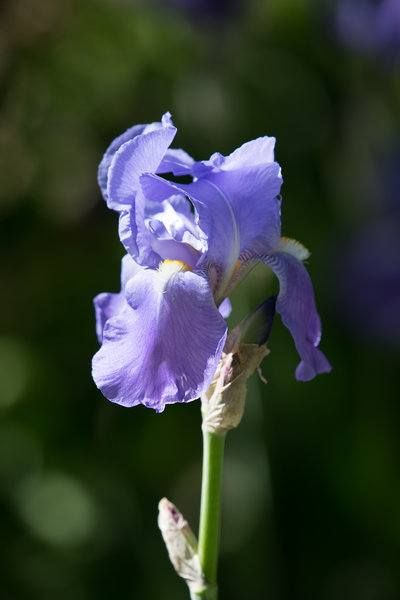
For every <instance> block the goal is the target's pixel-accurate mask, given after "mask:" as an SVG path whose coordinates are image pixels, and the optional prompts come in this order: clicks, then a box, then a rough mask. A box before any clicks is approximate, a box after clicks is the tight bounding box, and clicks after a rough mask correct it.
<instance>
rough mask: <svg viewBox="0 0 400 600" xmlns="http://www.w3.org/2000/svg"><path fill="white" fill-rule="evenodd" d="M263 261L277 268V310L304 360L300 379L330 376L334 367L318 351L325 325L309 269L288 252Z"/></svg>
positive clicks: (298, 368) (275, 269)
mask: <svg viewBox="0 0 400 600" xmlns="http://www.w3.org/2000/svg"><path fill="white" fill-rule="evenodd" d="M261 260H263V262H265V263H266V264H268V265H269V266H270V267H271V268H272V269H273V271H274V272H275V274H276V275H277V277H278V279H279V284H280V291H279V295H278V299H277V302H276V311H277V312H278V313H279V314H280V315H281V317H282V321H283V323H284V324H285V325H286V327H287V328H288V329H289V331H290V333H291V334H292V337H293V340H294V343H295V345H296V349H297V352H298V353H299V355H300V358H301V359H302V360H301V362H300V363H299V364H298V366H297V368H296V379H298V380H299V381H309V380H310V379H313V378H314V377H315V376H316V375H318V374H320V373H328V372H329V371H330V370H331V368H332V367H331V365H330V364H329V362H328V360H327V359H326V358H325V356H324V354H323V353H322V352H321V350H319V348H317V346H318V344H319V341H320V339H321V322H320V318H319V316H318V313H317V309H316V306H315V299H314V292H313V287H312V283H311V279H310V276H309V275H308V273H307V270H306V268H305V267H304V265H303V264H302V262H301V261H300V260H299V259H298V258H297V257H296V256H295V255H294V254H290V253H288V252H279V251H277V252H271V253H270V254H269V255H266V256H263V257H261Z"/></svg>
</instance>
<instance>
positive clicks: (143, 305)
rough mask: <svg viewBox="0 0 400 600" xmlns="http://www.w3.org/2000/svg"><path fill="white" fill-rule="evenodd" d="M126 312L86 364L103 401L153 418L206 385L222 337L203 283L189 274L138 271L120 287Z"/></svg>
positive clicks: (110, 324) (222, 330) (222, 326)
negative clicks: (139, 408) (138, 408)
mask: <svg viewBox="0 0 400 600" xmlns="http://www.w3.org/2000/svg"><path fill="white" fill-rule="evenodd" d="M126 296H127V300H128V303H129V304H128V305H126V306H125V307H124V308H123V309H122V311H121V313H119V314H118V315H117V316H115V317H113V318H111V319H110V320H109V321H108V322H107V323H106V326H105V328H104V338H103V345H102V347H101V349H100V350H99V352H98V353H97V354H96V355H95V356H94V358H93V377H94V380H95V382H96V384H97V386H98V387H99V388H100V389H101V391H102V392H103V394H104V395H105V396H106V397H107V398H108V399H109V400H111V401H112V402H117V403H118V404H122V405H124V406H135V405H137V404H144V405H145V406H148V407H151V408H154V409H155V410H156V411H157V412H160V411H162V410H164V408H165V405H166V404H169V403H173V402H188V401H190V400H194V399H195V398H197V397H199V396H200V395H201V394H202V393H203V392H204V391H205V390H206V389H207V387H208V386H209V384H210V382H211V379H212V377H213V375H214V372H215V370H216V367H217V364H218V360H219V358H220V355H221V352H222V348H223V345H224V342H225V337H226V324H225V321H224V320H223V318H222V317H221V315H220V313H219V312H218V309H217V308H216V306H215V304H214V301H213V298H212V294H211V291H210V288H209V285H208V282H207V281H206V280H205V279H204V278H203V277H201V276H200V275H197V274H196V273H193V272H191V271H185V272H180V271H179V270H178V271H176V272H171V271H168V270H167V271H166V272H164V271H162V270H161V271H153V270H143V271H141V272H140V273H138V274H137V275H135V276H134V277H133V278H132V279H131V280H130V281H129V282H128V285H127V286H126Z"/></svg>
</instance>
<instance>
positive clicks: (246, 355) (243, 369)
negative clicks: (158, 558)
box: [201, 344, 269, 435]
mask: <svg viewBox="0 0 400 600" xmlns="http://www.w3.org/2000/svg"><path fill="white" fill-rule="evenodd" d="M228 347H229V346H228ZM225 349H227V347H226V346H225ZM268 353H269V350H268V349H267V348H266V346H258V345H257V344H241V345H240V346H237V345H236V346H234V347H233V348H232V349H231V351H229V352H223V353H222V356H221V359H220V361H219V364H218V367H217V371H216V373H215V375H214V378H213V380H212V382H211V385H210V387H209V388H208V390H207V391H206V393H205V394H203V396H202V397H201V411H202V415H203V428H204V429H205V430H206V431H210V432H211V433H215V434H218V435H225V434H226V433H227V432H228V431H229V430H230V429H233V428H234V427H237V426H238V425H239V423H240V421H241V420H242V416H243V412H244V407H245V403H246V393H247V384H246V382H247V379H248V377H250V375H251V374H252V373H254V371H255V370H256V369H257V367H258V366H259V364H260V363H261V361H262V359H263V358H264V356H266V355H267V354H268Z"/></svg>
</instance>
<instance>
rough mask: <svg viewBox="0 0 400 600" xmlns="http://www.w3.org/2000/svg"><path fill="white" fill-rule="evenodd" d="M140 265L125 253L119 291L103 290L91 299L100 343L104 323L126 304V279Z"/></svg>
mask: <svg viewBox="0 0 400 600" xmlns="http://www.w3.org/2000/svg"><path fill="white" fill-rule="evenodd" d="M140 269H141V267H140V266H139V265H138V264H136V263H135V261H134V260H133V258H131V257H130V256H129V254H126V255H125V256H124V257H123V259H122V262H121V291H120V292H118V293H117V294H109V293H107V292H103V293H101V294H97V296H96V297H95V298H94V299H93V304H94V310H95V317H96V334H97V339H98V340H99V342H100V344H101V342H102V341H103V329H104V325H105V324H106V322H107V321H108V319H111V317H114V316H115V315H117V314H118V313H119V312H120V311H121V310H122V308H123V307H124V306H125V304H126V299H125V293H124V290H125V286H126V284H127V282H128V280H129V279H130V278H131V277H133V275H135V273H137V272H138V271H139V270H140Z"/></svg>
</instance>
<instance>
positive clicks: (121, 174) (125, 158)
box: [106, 114, 176, 210]
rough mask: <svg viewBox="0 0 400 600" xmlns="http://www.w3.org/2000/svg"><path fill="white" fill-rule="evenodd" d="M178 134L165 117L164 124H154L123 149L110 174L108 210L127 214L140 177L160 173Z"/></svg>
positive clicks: (113, 162)
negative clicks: (169, 147) (158, 171)
mask: <svg viewBox="0 0 400 600" xmlns="http://www.w3.org/2000/svg"><path fill="white" fill-rule="evenodd" d="M175 134H176V128H175V127H174V126H173V124H172V121H171V120H170V117H169V115H168V114H166V115H164V117H163V119H162V122H161V123H153V124H152V125H151V126H148V127H147V128H146V129H145V131H144V132H143V133H142V134H141V135H137V136H136V137H134V138H133V139H131V140H129V141H127V142H125V143H124V144H122V146H120V148H119V149H118V150H117V151H116V152H115V154H114V155H113V158H112V161H111V164H110V167H109V169H108V172H107V193H106V199H107V205H108V206H109V208H113V209H115V210H127V209H129V207H130V206H132V204H133V201H134V199H135V196H136V193H137V191H138V189H139V188H140V183H139V178H140V176H141V175H142V174H143V173H146V172H155V171H156V170H157V168H158V166H159V165H160V163H161V161H162V159H163V157H164V155H165V153H166V151H167V149H168V146H169V145H170V143H171V142H172V140H173V139H174V136H175Z"/></svg>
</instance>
